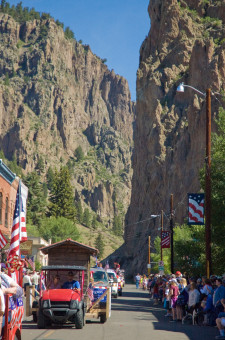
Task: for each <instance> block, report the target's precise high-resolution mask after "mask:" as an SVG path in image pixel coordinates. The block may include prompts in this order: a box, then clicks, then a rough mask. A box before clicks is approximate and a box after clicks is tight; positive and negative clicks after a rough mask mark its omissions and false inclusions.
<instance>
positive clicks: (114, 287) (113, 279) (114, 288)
mask: <svg viewBox="0 0 225 340" xmlns="http://www.w3.org/2000/svg"><path fill="white" fill-rule="evenodd" d="M107 274H108V276H109V282H110V286H111V294H112V296H113V297H115V298H117V297H118V293H119V291H118V289H119V284H118V279H117V276H116V273H115V271H114V270H113V269H107Z"/></svg>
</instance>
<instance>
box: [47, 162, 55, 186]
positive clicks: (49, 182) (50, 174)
mask: <svg viewBox="0 0 225 340" xmlns="http://www.w3.org/2000/svg"><path fill="white" fill-rule="evenodd" d="M46 179H47V186H48V190H51V187H52V185H53V182H54V171H53V170H52V168H51V167H49V168H48V171H47V174H46Z"/></svg>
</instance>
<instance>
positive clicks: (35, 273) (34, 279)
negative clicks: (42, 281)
mask: <svg viewBox="0 0 225 340" xmlns="http://www.w3.org/2000/svg"><path fill="white" fill-rule="evenodd" d="M39 278H40V277H39V275H38V274H37V272H36V270H34V271H33V275H32V278H31V281H32V283H33V284H34V287H35V296H37V290H38V283H39Z"/></svg>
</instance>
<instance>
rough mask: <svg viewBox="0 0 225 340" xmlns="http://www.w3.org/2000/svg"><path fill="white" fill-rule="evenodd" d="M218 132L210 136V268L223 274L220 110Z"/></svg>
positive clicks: (224, 156)
mask: <svg viewBox="0 0 225 340" xmlns="http://www.w3.org/2000/svg"><path fill="white" fill-rule="evenodd" d="M216 123H217V127H218V131H217V132H216V133H213V134H212V164H211V181H212V184H211V186H212V195H211V222H212V229H211V232H212V235H211V237H212V267H213V272H216V273H217V274H222V273H224V265H223V259H224V257H225V247H224V238H225V237H224V233H223V230H224V227H225V171H224V169H225V110H224V109H222V108H220V109H219V114H218V118H217V119H216ZM200 181H201V185H202V188H204V187H205V169H202V170H201V171H200Z"/></svg>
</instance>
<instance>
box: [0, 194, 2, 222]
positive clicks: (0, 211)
mask: <svg viewBox="0 0 225 340" xmlns="http://www.w3.org/2000/svg"><path fill="white" fill-rule="evenodd" d="M0 224H2V192H0Z"/></svg>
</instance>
